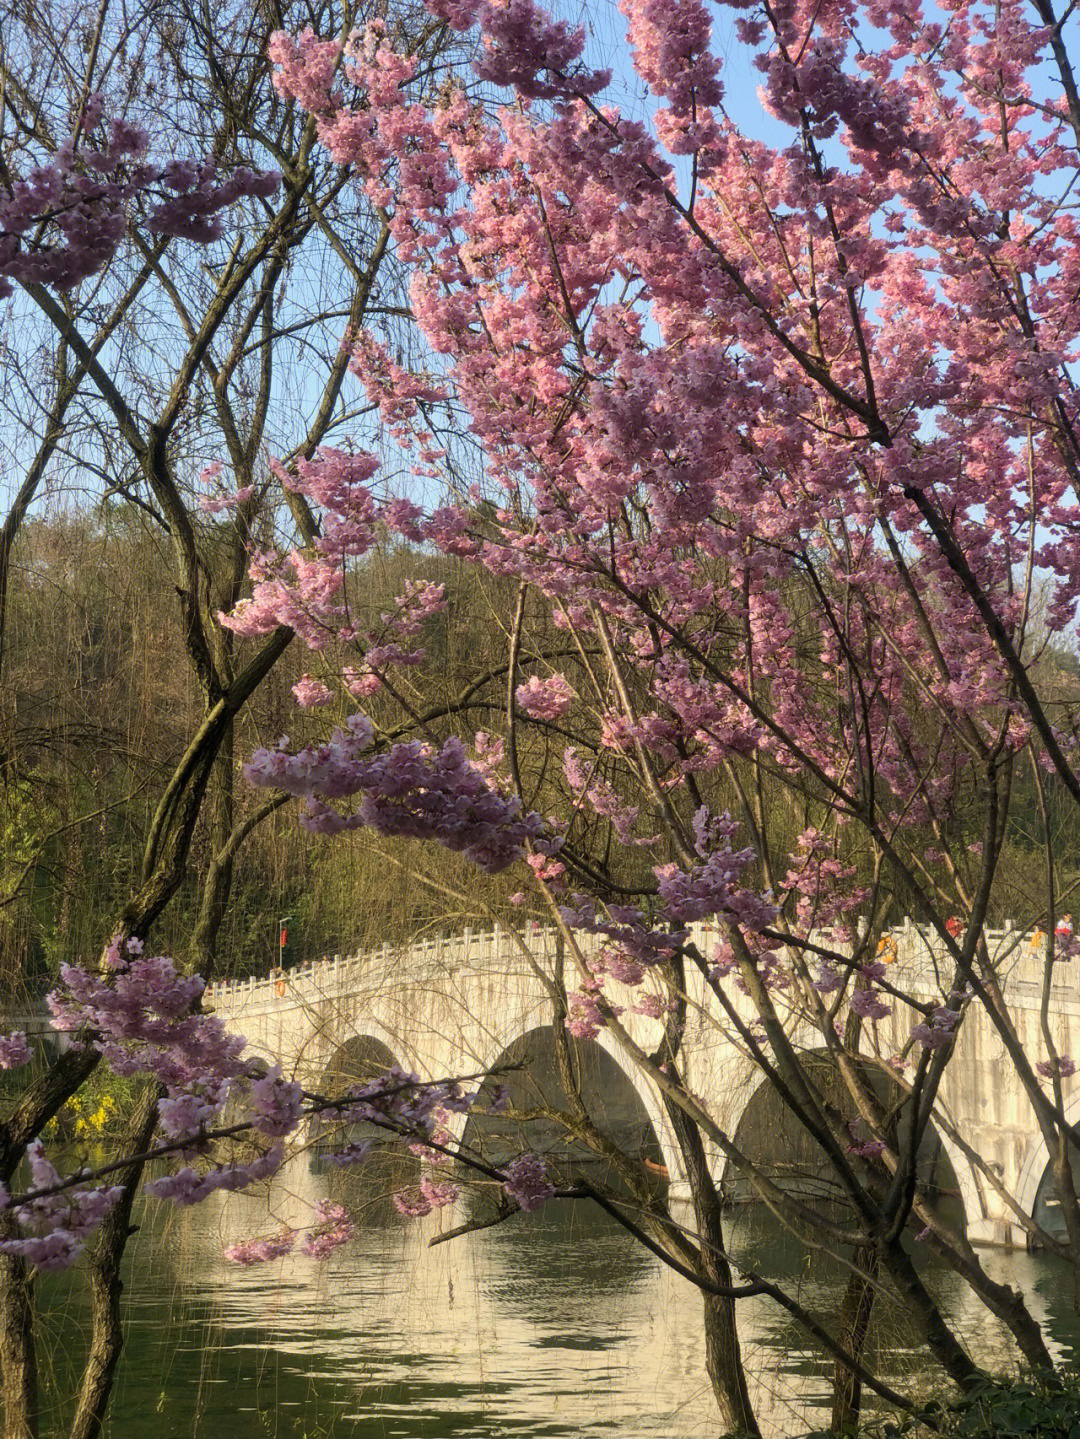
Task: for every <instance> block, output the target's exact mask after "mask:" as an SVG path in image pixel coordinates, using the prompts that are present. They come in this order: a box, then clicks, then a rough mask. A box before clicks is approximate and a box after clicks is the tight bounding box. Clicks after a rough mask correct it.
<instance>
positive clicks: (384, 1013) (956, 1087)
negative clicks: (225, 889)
mask: <svg viewBox="0 0 1080 1439" xmlns="http://www.w3.org/2000/svg"><path fill="white" fill-rule="evenodd" d="M692 930H694V931H696V932H695V933H694V934H693V938H694V939H695V940H696V941H697V943H698V944H699V946H700V947H701V948H702V950H703V951H704V950H705V946H706V944H707V943H708V942H709V935H708V933H707V931H706V929H705V927H704V926H692ZM987 940H988V943H989V945H990V948H991V953H992V954H995V955H997V956H998V957H999V973H1000V974H1001V975H1002V976H1003V980H1004V993H1005V998H1006V1002H1007V1003H1008V1005H1009V1008H1010V1011H1011V1013H1012V1015H1013V1018H1014V1022H1015V1024H1016V1027H1017V1031H1018V1034H1019V1037H1020V1040H1021V1042H1022V1043H1023V1044H1024V1045H1025V1048H1026V1049H1027V1052H1028V1053H1029V1054H1031V1055H1032V1056H1034V1057H1041V1055H1042V1048H1041V1029H1040V1018H1039V1006H1040V997H1041V993H1042V980H1043V968H1044V956H1045V950H1044V941H1043V940H1042V937H1041V936H1038V935H1036V936H1029V935H1024V934H1020V933H1019V932H1017V931H1016V930H1014V929H1011V928H1007V929H1005V930H994V931H990V932H989V933H988V934H987ZM599 942H600V941H597V940H595V939H591V938H590V937H589V936H579V943H580V944H581V945H582V948H583V950H584V952H585V953H588V952H589V948H590V946H592V945H598V944H599ZM885 943H886V945H887V946H888V948H889V950H890V951H891V952H892V953H894V954H895V959H894V961H893V963H892V964H891V965H890V974H889V978H890V980H891V981H892V983H893V984H894V985H895V986H896V987H897V988H899V989H904V990H906V991H908V992H911V993H913V994H915V995H916V996H918V997H919V998H926V999H928V1000H937V998H938V997H939V996H940V994H941V986H940V984H938V983H937V982H936V980H935V973H936V971H937V967H938V960H939V955H938V953H937V952H935V948H934V946H933V945H932V944H930V943H928V942H927V940H926V939H925V938H924V936H923V935H922V934H921V933H920V932H919V930H918V929H917V928H915V927H914V926H913V925H911V924H910V923H908V924H906V925H905V926H904V927H902V928H897V929H895V930H893V931H891V932H890V934H889V935H887V936H886V939H885ZM555 960H556V936H555V933H554V931H549V930H534V931H532V932H522V933H520V934H519V935H517V936H516V937H515V935H514V934H511V933H509V932H507V931H505V930H502V931H500V930H499V929H495V930H493V931H491V932H487V933H472V932H470V931H468V930H466V931H465V932H464V933H463V934H460V935H457V936H455V937H452V938H440V939H436V940H432V941H429V942H427V943H419V944H414V945H412V946H411V947H409V948H406V949H403V950H396V949H391V948H390V947H388V946H384V947H383V948H382V949H381V950H376V951H374V952H370V953H364V954H357V955H351V956H348V957H345V956H341V955H335V956H334V957H333V958H331V959H324V960H322V961H320V962H317V963H312V964H305V965H303V966H301V967H299V968H295V969H292V970H289V971H287V972H285V973H284V974H280V975H275V976H273V977H271V978H270V979H264V980H254V979H252V980H242V981H238V982H229V983H222V984H217V985H213V986H211V987H210V988H209V989H208V990H207V993H206V995H205V1000H204V1002H205V1005H206V1007H207V1008H208V1009H210V1010H213V1011H214V1012H216V1013H217V1014H218V1015H220V1017H221V1018H222V1019H223V1020H224V1021H225V1023H226V1024H227V1025H228V1027H229V1029H230V1030H233V1031H235V1032H237V1033H241V1034H243V1035H244V1036H245V1037H246V1038H247V1040H248V1044H249V1046H250V1049H249V1052H250V1053H252V1054H253V1055H256V1056H259V1057H261V1058H264V1059H265V1060H266V1061H268V1062H270V1063H278V1064H280V1065H281V1066H282V1069H283V1070H284V1072H285V1073H286V1074H287V1075H292V1076H295V1077H296V1078H299V1079H300V1080H301V1081H302V1082H303V1083H304V1084H305V1086H307V1087H309V1088H319V1087H320V1086H322V1085H324V1084H325V1083H326V1082H327V1080H328V1078H332V1077H333V1076H334V1075H335V1074H336V1075H338V1076H341V1077H342V1078H344V1077H346V1076H349V1075H353V1076H357V1075H370V1074H371V1073H372V1072H373V1071H374V1070H376V1069H378V1068H380V1067H384V1066H386V1065H389V1064H391V1063H397V1064H400V1065H401V1066H402V1067H403V1068H404V1069H406V1070H410V1071H413V1072H415V1073H417V1074H419V1075H421V1076H422V1077H424V1078H431V1079H439V1078H447V1077H456V1076H475V1077H477V1078H480V1077H482V1076H484V1075H487V1074H489V1073H491V1072H492V1071H499V1072H500V1073H503V1072H505V1070H506V1066H507V1065H508V1064H509V1065H511V1066H515V1065H516V1066H518V1067H519V1070H520V1072H527V1070H528V1068H529V1066H530V1065H531V1064H536V1065H537V1067H538V1068H541V1067H542V1066H543V1065H544V1064H545V1063H546V1064H547V1065H548V1066H549V1069H550V1066H551V1063H552V1060H551V1054H552V1046H551V1034H552V1030H551V1025H552V1017H553V1011H552V1001H551V994H550V990H549V989H548V987H547V986H546V985H545V984H544V982H543V980H542V978H541V974H547V975H550V974H551V972H552V967H553V964H554V962H555ZM1078 967H1080V966H1077V964H1075V963H1073V964H1069V963H1064V964H1060V965H1057V966H1055V976H1056V979H1057V983H1056V984H1055V985H1054V988H1053V991H1052V994H1051V1002H1050V1019H1051V1025H1052V1030H1053V1033H1054V1037H1055V1042H1056V1044H1057V1047H1058V1052H1059V1053H1061V1054H1067V1055H1073V1056H1076V1057H1077V1058H1080V992H1078V980H1077V969H1078ZM941 972H942V973H943V974H948V972H949V969H948V967H947V966H945V965H944V963H942V966H941ZM648 982H649V981H648V979H646V981H645V987H647V986H648ZM688 983H689V995H688V998H689V1004H688V1018H687V1027H686V1032H685V1036H684V1049H683V1054H682V1061H683V1065H684V1071H685V1076H686V1082H687V1084H688V1086H689V1088H690V1090H691V1091H692V1092H693V1093H695V1094H696V1095H698V1096H700V1097H701V1099H702V1100H703V1101H704V1103H705V1106H706V1108H707V1109H708V1111H709V1112H710V1113H711V1114H712V1116H713V1117H714V1118H715V1120H716V1122H717V1123H718V1124H719V1125H720V1126H721V1127H722V1129H723V1130H724V1131H725V1132H726V1133H728V1134H729V1135H733V1136H736V1138H737V1141H739V1140H740V1132H739V1127H740V1123H741V1122H743V1120H744V1116H746V1114H747V1110H748V1106H749V1105H750V1102H751V1100H752V1098H753V1096H754V1094H755V1091H756V1090H757V1088H758V1086H759V1084H760V1083H761V1076H760V1074H759V1073H758V1071H757V1070H756V1069H755V1067H754V1065H753V1064H752V1062H751V1061H749V1060H748V1059H746V1058H745V1056H744V1055H743V1054H742V1052H741V1051H740V1048H739V1046H738V1044H737V1043H736V1042H735V1041H734V1040H733V1039H732V1038H731V1036H730V1031H729V1030H728V1028H727V1027H726V1025H725V1023H724V1021H723V1019H722V1017H721V1019H720V1020H719V1021H718V1020H717V1017H716V1005H715V1002H714V1003H712V1004H711V1005H710V1004H707V1003H705V1002H704V1001H705V996H704V994H703V993H702V983H703V982H702V980H701V978H700V976H699V975H697V974H696V972H693V973H691V974H690V976H689V980H688ZM566 984H567V988H568V989H574V988H576V987H577V977H576V971H575V970H574V968H573V965H572V963H571V961H570V960H569V959H567V963H566ZM607 992H608V993H609V996H610V997H611V998H612V999H613V1000H614V1001H615V1002H616V1003H622V1004H624V1005H626V1006H627V1008H626V1012H625V1013H624V1014H623V1016H622V1020H621V1022H622V1024H623V1025H624V1027H625V1029H626V1030H627V1032H628V1033H629V1035H630V1037H631V1039H632V1040H633V1041H634V1042H635V1043H636V1044H637V1045H638V1046H640V1048H641V1049H643V1050H645V1051H646V1052H649V1051H651V1050H653V1049H654V1048H655V1047H656V1045H657V1043H658V1041H659V1039H660V1025H659V1023H658V1022H657V1021H656V1020H653V1019H650V1018H647V1017H644V1016H641V1015H638V1014H635V1013H633V1012H632V1011H631V1009H630V1008H629V1006H631V1005H633V1004H634V1003H635V1001H636V999H637V998H640V991H639V992H632V991H629V990H626V991H624V992H622V993H620V992H619V988H618V986H614V987H609V988H608V991H607ZM746 1017H747V1018H748V1019H749V1018H751V1017H752V1014H751V1012H750V1010H749V1009H747V1010H746ZM11 1022H12V1021H11V1020H10V1019H9V1020H7V1021H5V1027H7V1026H9V1025H10V1024H11ZM913 1022H914V1018H913V1013H912V1011H911V1010H909V1009H907V1008H906V1007H905V1006H904V1005H902V1004H899V1003H897V1004H896V1005H895V1006H894V1011H893V1013H892V1015H891V1016H890V1017H889V1018H887V1019H885V1020H881V1021H879V1022H877V1023H876V1024H873V1025H870V1024H867V1025H866V1026H864V1029H865V1035H866V1043H865V1044H864V1048H868V1047H870V1046H876V1048H877V1050H878V1052H879V1053H880V1054H881V1056H883V1057H888V1056H890V1055H892V1054H894V1053H895V1052H896V1051H897V1050H899V1049H900V1048H902V1047H903V1045H904V1043H905V1041H906V1038H907V1035H908V1032H909V1030H910V1028H911V1025H912V1023H913ZM20 1023H22V1024H23V1025H24V1027H27V1028H28V1029H29V1030H32V1031H37V1032H39V1033H40V1032H41V1031H42V1030H43V1029H44V1028H45V1027H46V1026H45V1022H44V1021H43V1019H42V1018H41V1017H35V1018H34V1019H32V1020H30V1021H29V1022H27V1021H25V1020H23V1021H20ZM792 1038H793V1040H794V1041H795V1042H796V1044H798V1043H800V1042H803V1043H805V1044H807V1045H812V1044H813V1043H814V1040H813V1037H812V1036H811V1035H810V1033H809V1032H807V1033H805V1034H804V1033H800V1025H799V1023H798V1022H797V1021H793V1027H792ZM577 1048H578V1053H579V1055H580V1056H581V1058H582V1061H583V1063H582V1070H583V1076H584V1078H583V1097H584V1099H585V1101H586V1105H587V1107H588V1108H589V1110H590V1112H591V1113H592V1114H593V1117H594V1118H595V1119H596V1121H597V1124H598V1127H599V1128H600V1129H601V1130H605V1131H607V1132H608V1133H609V1134H610V1135H611V1137H612V1138H613V1139H615V1140H616V1142H618V1143H619V1144H620V1145H621V1147H623V1148H628V1149H632V1150H636V1152H638V1153H639V1154H640V1155H642V1156H643V1157H646V1158H647V1159H648V1160H649V1164H650V1165H651V1167H652V1168H653V1169H655V1170H658V1171H659V1170H661V1169H666V1170H667V1173H668V1175H669V1177H670V1185H671V1195H672V1197H673V1198H679V1197H687V1196H688V1193H689V1191H688V1187H687V1185H686V1178H685V1173H684V1170H683V1166H682V1163H681V1158H680V1153H679V1149H678V1145H677V1144H676V1143H675V1140H674V1137H673V1135H672V1133H671V1128H670V1124H669V1122H668V1120H667V1117H666V1115H665V1112H664V1107H663V1104H662V1103H661V1101H660V1096H659V1093H658V1091H657V1090H656V1089H655V1087H654V1086H653V1084H652V1082H651V1081H650V1080H649V1078H648V1077H647V1075H645V1074H644V1073H643V1071H642V1070H641V1069H639V1068H638V1066H637V1065H636V1064H635V1062H634V1060H633V1058H632V1057H631V1056H629V1055H628V1054H627V1053H626V1052H625V1049H624V1048H623V1047H622V1046H621V1042H620V1040H619V1038H618V1036H616V1035H614V1034H613V1033H611V1032H610V1031H608V1030H601V1031H600V1034H599V1036H598V1037H597V1039H596V1040H594V1041H582V1042H579V1043H578V1046H577ZM1064 1083H1065V1097H1066V1106H1067V1118H1068V1119H1070V1120H1076V1119H1080V1075H1077V1077H1076V1078H1073V1079H1067V1080H1065V1081H1064ZM517 1104H518V1100H517V1098H515V1106H517ZM937 1116H938V1124H937V1129H938V1133H939V1136H940V1140H941V1144H942V1147H943V1149H944V1153H945V1155H946V1156H947V1158H948V1160H949V1161H950V1163H951V1166H952V1170H953V1171H954V1174H955V1181H953V1180H952V1178H951V1177H950V1180H949V1183H950V1185H954V1188H955V1189H956V1190H958V1191H959V1196H960V1198H961V1199H962V1201H963V1205H964V1210H965V1216H966V1221H967V1231H968V1235H969V1237H970V1238H971V1239H972V1240H973V1241H974V1242H977V1243H979V1242H981V1243H997V1244H1017V1245H1023V1244H1025V1243H1026V1231H1025V1230H1024V1229H1023V1227H1022V1226H1021V1225H1019V1224H1017V1223H1016V1222H1015V1215H1013V1214H1012V1213H1011V1212H1010V1211H1009V1209H1008V1208H1007V1206H1006V1205H1005V1203H1004V1202H1003V1200H1002V1198H1001V1197H1000V1195H999V1194H998V1193H997V1192H996V1190H995V1189H994V1188H993V1187H992V1186H990V1185H989V1184H988V1183H987V1182H986V1179H985V1176H983V1175H980V1174H979V1173H978V1170H977V1169H976V1167H975V1166H973V1165H972V1164H971V1163H970V1162H969V1160H968V1159H967V1158H966V1157H965V1154H964V1153H963V1150H962V1148H961V1147H960V1146H958V1145H957V1144H956V1143H955V1142H954V1141H953V1139H952V1138H950V1136H949V1132H948V1131H949V1128H950V1126H951V1128H952V1129H953V1130H954V1131H955V1132H956V1133H958V1134H959V1135H960V1136H962V1138H963V1140H964V1141H965V1143H966V1144H967V1145H968V1146H970V1147H971V1149H972V1150H974V1151H975V1152H976V1153H977V1154H978V1155H979V1156H981V1158H982V1159H983V1161H984V1162H986V1163H987V1164H988V1165H990V1166H991V1167H992V1169H993V1172H994V1173H995V1174H996V1175H997V1176H998V1177H999V1178H1000V1179H1001V1181H1002V1183H1003V1186H1004V1187H1005V1188H1006V1189H1007V1190H1008V1192H1009V1193H1010V1194H1011V1195H1012V1196H1013V1197H1014V1199H1015V1200H1016V1201H1017V1203H1018V1204H1019V1206H1020V1207H1021V1208H1022V1210H1023V1211H1024V1212H1025V1213H1027V1214H1029V1215H1032V1214H1036V1210H1037V1209H1038V1215H1037V1217H1038V1218H1039V1220H1040V1222H1041V1223H1048V1224H1050V1225H1053V1222H1054V1216H1053V1215H1052V1214H1047V1201H1046V1196H1045V1194H1044V1193H1041V1192H1040V1185H1041V1184H1042V1181H1043V1178H1044V1176H1045V1173H1046V1168H1047V1152H1046V1147H1045V1144H1044V1143H1043V1141H1042V1139H1041V1137H1040V1135H1039V1131H1038V1126H1037V1124H1036V1122H1035V1118H1034V1114H1033V1112H1032V1110H1031V1107H1030V1105H1029V1103H1028V1101H1027V1098H1026V1096H1025V1095H1024V1094H1023V1092H1022V1090H1021V1089H1020V1088H1019V1086H1018V1085H1017V1084H1016V1083H1015V1081H1014V1079H1013V1074H1012V1069H1011V1066H1010V1064H1009V1062H1008V1059H1007V1056H1006V1055H1005V1052H1004V1048H1003V1046H1002V1044H1001V1041H1000V1039H999V1037H998V1035H997V1033H996V1031H995V1030H994V1028H993V1026H992V1025H991V1023H990V1021H989V1020H988V1018H987V1017H986V1015H985V1013H984V1011H983V1010H982V1008H981V1006H979V1005H973V1006H971V1008H970V1010H969V1012H968V1014H967V1015H966V1017H965V1020H964V1023H963V1025H962V1027H961V1031H960V1038H959V1043H958V1050H957V1053H956V1054H955V1055H954V1056H953V1058H952V1060H951V1062H950V1064H949V1067H948V1070H947V1075H946V1079H945V1082H944V1085H943V1087H942V1091H941V1094H940V1097H939V1102H938V1106H937ZM758 1122H759V1124H760V1122H761V1120H760V1118H759V1121H758ZM464 1124H465V1120H464V1119H461V1120H460V1125H461V1127H462V1128H463V1127H464ZM457 1137H459V1138H460V1137H461V1136H460V1134H459V1135H458V1136H457ZM549 1137H550V1136H549ZM530 1147H531V1148H533V1149H535V1150H537V1151H540V1152H542V1151H543V1147H544V1146H543V1144H542V1143H533V1144H530ZM712 1158H713V1163H714V1172H715V1173H716V1174H717V1176H718V1177H720V1176H722V1175H723V1170H724V1161H723V1159H722V1157H721V1156H720V1155H719V1153H715V1154H713V1156H712ZM777 1158H778V1159H779V1161H780V1162H782V1161H783V1156H782V1155H780V1156H777ZM1052 1204H1053V1201H1052V1200H1050V1205H1051V1206H1052ZM1054 1227H1057V1226H1056V1225H1054Z"/></svg>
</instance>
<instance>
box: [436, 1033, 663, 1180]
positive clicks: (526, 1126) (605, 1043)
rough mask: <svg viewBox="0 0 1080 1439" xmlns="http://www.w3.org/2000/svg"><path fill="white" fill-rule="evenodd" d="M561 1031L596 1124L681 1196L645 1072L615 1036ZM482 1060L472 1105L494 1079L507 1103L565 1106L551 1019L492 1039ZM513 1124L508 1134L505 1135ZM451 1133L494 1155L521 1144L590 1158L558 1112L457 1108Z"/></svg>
mask: <svg viewBox="0 0 1080 1439" xmlns="http://www.w3.org/2000/svg"><path fill="white" fill-rule="evenodd" d="M568 1039H569V1041H570V1045H571V1054H572V1056H573V1060H574V1063H575V1065H576V1066H577V1069H578V1075H579V1083H580V1092H581V1096H582V1101H583V1103H584V1105H585V1108H586V1110H587V1112H588V1113H589V1116H590V1118H591V1119H592V1121H593V1123H594V1124H595V1125H596V1127H597V1129H599V1130H600V1132H601V1133H602V1134H605V1135H607V1136H608V1137H610V1138H611V1139H613V1140H614V1142H615V1143H616V1144H617V1145H618V1146H619V1148H620V1149H622V1150H623V1151H624V1152H626V1153H629V1154H631V1155H634V1154H637V1155H640V1157H641V1158H642V1159H643V1160H645V1161H646V1168H647V1169H648V1171H649V1172H650V1173H651V1174H652V1175H654V1176H655V1177H656V1178H657V1181H658V1182H659V1183H662V1184H664V1185H666V1186H667V1188H668V1192H669V1193H671V1194H672V1195H673V1197H680V1198H681V1197H684V1195H685V1193H686V1192H687V1185H686V1176H685V1170H684V1167H683V1163H682V1157H681V1153H680V1151H679V1148H678V1145H677V1144H676V1142H675V1136H674V1133H673V1132H672V1129H671V1125H670V1123H669V1121H668V1119H667V1116H666V1114H665V1113H664V1109H663V1105H662V1104H661V1103H660V1100H659V1096H658V1094H657V1092H656V1091H655V1090H654V1088H653V1086H652V1085H651V1084H650V1083H649V1081H648V1079H647V1078H646V1077H645V1075H644V1074H642V1073H641V1072H640V1071H639V1070H638V1069H637V1067H636V1066H634V1065H633V1064H631V1063H628V1062H627V1060H626V1057H625V1055H624V1054H623V1053H622V1051H621V1050H620V1048H619V1046H618V1044H617V1042H616V1041H615V1040H613V1038H612V1037H611V1036H610V1035H608V1034H607V1033H606V1032H605V1031H603V1030H601V1032H600V1034H599V1035H598V1036H597V1037H596V1038H595V1039H575V1038H573V1037H572V1036H568ZM514 1066H521V1067H520V1068H515V1067H514ZM482 1068H483V1071H484V1073H485V1075H486V1078H485V1079H484V1080H483V1082H482V1083H481V1085H480V1089H479V1091H478V1100H479V1104H478V1108H481V1107H483V1105H484V1101H485V1097H486V1096H488V1095H490V1094H491V1092H492V1091H493V1090H494V1089H495V1087H496V1086H498V1085H506V1087H507V1088H508V1089H509V1091H510V1101H511V1102H510V1108H511V1111H515V1110H516V1111H518V1112H521V1111H523V1110H525V1111H528V1110H536V1109H540V1108H545V1107H550V1108H551V1109H564V1108H565V1104H566V1093H565V1089H564V1087H563V1085H562V1081H561V1079H560V1078H559V1074H558V1068H557V1064H556V1057H555V1031H554V1027H553V1026H552V1025H551V1024H537V1025H534V1026H533V1027H532V1028H530V1029H526V1030H524V1031H523V1032H522V1033H521V1034H519V1035H518V1036H516V1038H514V1039H512V1040H510V1042H509V1043H504V1044H500V1046H499V1047H498V1048H497V1049H496V1050H495V1051H494V1052H493V1053H489V1054H488V1055H486V1056H485V1059H484V1063H483V1065H482ZM514 1132H516V1138H511V1135H512V1134H513V1133H514ZM454 1137H455V1139H457V1140H458V1141H459V1142H461V1143H465V1144H477V1143H478V1141H479V1147H481V1148H484V1147H485V1146H486V1148H487V1149H488V1151H489V1153H490V1156H491V1158H492V1159H493V1161H495V1162H497V1163H501V1162H504V1161H505V1160H506V1159H508V1158H509V1157H511V1154H512V1153H518V1152H521V1151H523V1150H527V1151H528V1152H530V1153H535V1154H538V1155H539V1156H540V1157H544V1154H545V1152H550V1153H557V1152H558V1151H559V1150H560V1147H561V1148H562V1149H563V1150H564V1151H567V1152H564V1153H563V1154H562V1162H563V1163H569V1164H572V1165H579V1164H584V1163H588V1162H590V1156H591V1154H592V1151H590V1150H588V1149H587V1148H586V1147H585V1146H584V1145H582V1144H580V1142H579V1143H576V1144H575V1143H574V1142H573V1141H572V1140H569V1141H568V1139H567V1135H566V1130H565V1128H563V1126H562V1125H560V1124H559V1122H558V1120H550V1121H548V1120H545V1119H541V1118H532V1119H528V1120H518V1121H515V1120H514V1119H513V1115H512V1114H511V1115H509V1116H507V1118H506V1119H505V1120H504V1119H502V1118H501V1117H491V1118H488V1117H487V1116H484V1115H480V1114H476V1115H471V1114H470V1115H464V1116H461V1117H460V1118H458V1120H457V1123H456V1125H455V1126H454ZM504 1151H505V1152H504Z"/></svg>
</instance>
